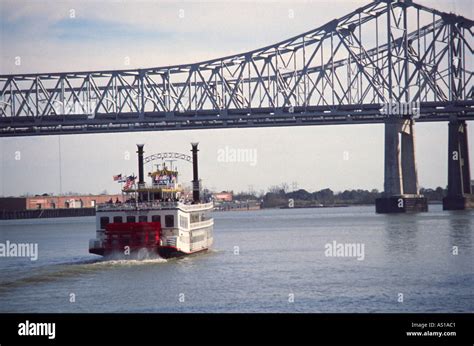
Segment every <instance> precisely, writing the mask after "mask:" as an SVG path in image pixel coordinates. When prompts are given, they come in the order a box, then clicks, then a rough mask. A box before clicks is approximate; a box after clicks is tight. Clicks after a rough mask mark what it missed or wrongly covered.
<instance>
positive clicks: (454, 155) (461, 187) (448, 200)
mask: <svg viewBox="0 0 474 346" xmlns="http://www.w3.org/2000/svg"><path fill="white" fill-rule="evenodd" d="M448 148H449V156H448V195H447V196H446V197H445V198H443V209H444V210H464V209H471V208H474V195H473V194H472V187H471V170H470V167H469V148H468V141H467V124H466V121H464V120H458V118H457V117H453V118H452V119H450V121H449V137H448Z"/></svg>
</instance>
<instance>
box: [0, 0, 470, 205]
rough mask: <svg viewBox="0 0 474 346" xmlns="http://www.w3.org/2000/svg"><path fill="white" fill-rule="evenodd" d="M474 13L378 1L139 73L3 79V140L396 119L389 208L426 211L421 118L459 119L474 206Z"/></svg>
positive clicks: (455, 180) (456, 179) (463, 188)
mask: <svg viewBox="0 0 474 346" xmlns="http://www.w3.org/2000/svg"><path fill="white" fill-rule="evenodd" d="M473 23H474V22H473V21H472V20H471V19H468V18H465V17H463V16H460V15H458V14H453V13H444V12H441V11H438V10H436V9H432V8H427V7H425V6H422V5H419V4H417V3H415V2H413V1H412V0H377V1H373V2H370V3H368V4H367V5H365V6H362V7H360V8H358V9H357V10H355V11H353V12H351V13H349V14H347V15H345V16H342V17H340V18H337V19H334V20H332V21H330V22H328V23H326V24H324V25H322V26H320V27H318V28H316V29H314V30H310V31H308V32H305V33H302V34H300V35H297V36H295V37H292V38H289V39H287V40H284V41H281V42H279V43H276V44H273V45H270V46H267V47H263V48H259V49H255V50H252V51H249V52H245V53H242V54H236V55H232V56H227V57H223V58H217V59H213V60H208V61H203V62H195V63H191V64H185V65H175V66H164V67H152V68H144V69H134V70H111V71H76V72H64V73H46V72H44V73H35V74H18V75H8V74H7V75H0V136H1V137H8V136H39V135H63V134H87V133H109V132H130V131H156V130H180V129H181V130H185V129H216V128H245V127H275V126H308V125H335V124H345V125H349V124H350V125H352V124H370V123H383V124H385V181H384V192H385V197H384V198H382V199H380V200H379V201H377V206H376V208H377V211H378V212H405V211H424V210H426V209H427V203H426V199H425V198H424V197H423V196H420V195H419V188H418V178H417V168H416V161H415V132H414V131H415V122H431V121H446V122H449V126H448V133H449V148H448V160H449V162H448V167H449V171H448V196H447V197H446V199H445V201H444V207H445V209H465V208H469V207H474V198H473V196H472V191H471V186H470V178H471V177H470V167H469V155H468V143H467V123H466V121H468V120H472V119H474V83H473V79H474V78H473V69H474V61H473V60H474V59H473V56H474V54H473V48H474V40H473Z"/></svg>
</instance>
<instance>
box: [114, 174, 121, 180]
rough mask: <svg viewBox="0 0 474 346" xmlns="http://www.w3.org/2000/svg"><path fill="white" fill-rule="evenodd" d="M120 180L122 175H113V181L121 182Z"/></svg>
mask: <svg viewBox="0 0 474 346" xmlns="http://www.w3.org/2000/svg"><path fill="white" fill-rule="evenodd" d="M121 180H122V174H117V175H114V181H121Z"/></svg>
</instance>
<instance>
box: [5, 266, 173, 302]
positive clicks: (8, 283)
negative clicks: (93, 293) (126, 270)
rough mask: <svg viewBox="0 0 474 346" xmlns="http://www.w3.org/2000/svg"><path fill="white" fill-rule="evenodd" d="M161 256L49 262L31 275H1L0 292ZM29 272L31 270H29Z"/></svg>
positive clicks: (88, 273)
mask: <svg viewBox="0 0 474 346" xmlns="http://www.w3.org/2000/svg"><path fill="white" fill-rule="evenodd" d="M166 262H167V260H166V259H164V258H161V257H155V258H146V259H143V260H139V259H108V258H100V259H87V260H84V259H83V260H79V261H74V262H64V263H57V264H49V265H45V266H42V267H38V268H35V271H34V274H33V275H22V273H20V274H17V275H15V276H16V277H13V276H10V277H3V279H2V280H0V294H1V293H3V292H7V291H10V290H11V289H14V288H19V287H22V286H26V285H32V284H37V283H46V282H52V281H56V280H63V279H67V278H75V277H77V276H79V275H92V274H95V273H97V272H99V271H102V270H107V269H119V268H123V267H133V266H143V265H156V264H162V263H166ZM29 273H31V272H29Z"/></svg>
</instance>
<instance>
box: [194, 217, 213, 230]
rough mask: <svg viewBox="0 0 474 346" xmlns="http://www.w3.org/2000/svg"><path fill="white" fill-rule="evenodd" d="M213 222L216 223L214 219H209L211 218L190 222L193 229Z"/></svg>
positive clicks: (210, 224)
mask: <svg viewBox="0 0 474 346" xmlns="http://www.w3.org/2000/svg"><path fill="white" fill-rule="evenodd" d="M213 224H214V219H209V220H205V221H200V222H193V223H191V224H190V226H191V229H196V228H202V227H207V226H212V225H213Z"/></svg>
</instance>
